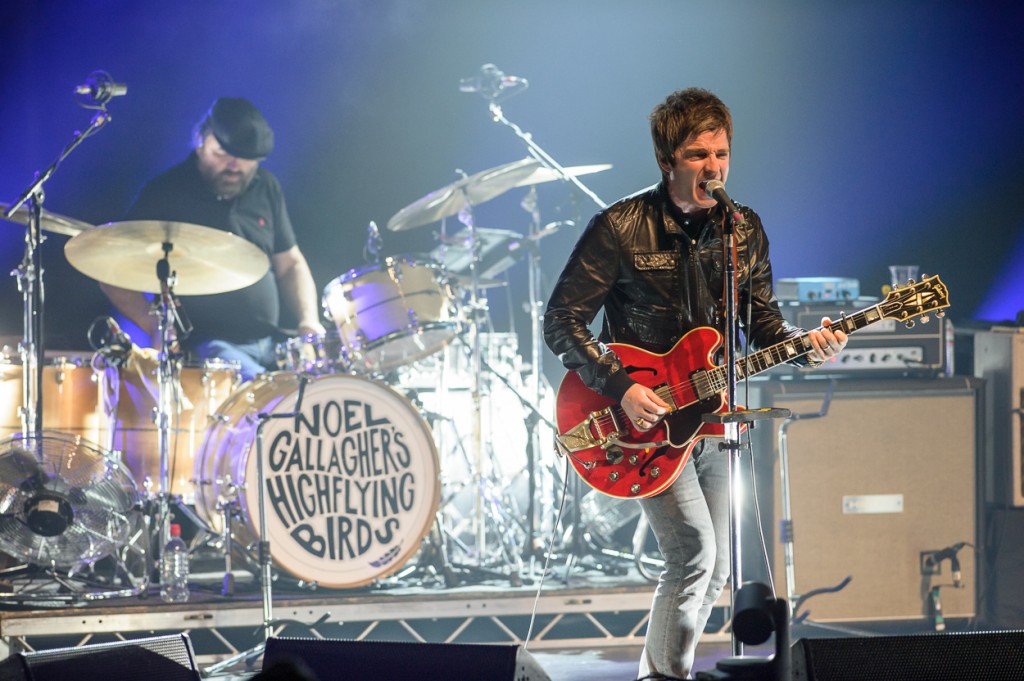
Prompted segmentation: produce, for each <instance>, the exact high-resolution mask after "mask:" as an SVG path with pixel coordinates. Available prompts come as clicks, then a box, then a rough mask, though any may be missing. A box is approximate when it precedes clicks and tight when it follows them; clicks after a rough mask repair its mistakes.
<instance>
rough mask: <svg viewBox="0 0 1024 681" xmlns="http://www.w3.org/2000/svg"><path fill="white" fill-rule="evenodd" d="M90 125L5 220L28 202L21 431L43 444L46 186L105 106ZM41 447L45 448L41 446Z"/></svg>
mask: <svg viewBox="0 0 1024 681" xmlns="http://www.w3.org/2000/svg"><path fill="white" fill-rule="evenodd" d="M99 109H100V110H99V111H98V112H97V113H96V115H95V116H93V117H92V120H91V121H90V122H89V127H87V128H86V129H85V130H84V131H78V130H76V131H75V134H74V137H73V138H72V140H71V142H70V143H69V144H68V145H67V146H66V147H64V149H62V150H61V152H60V154H59V155H58V156H57V159H56V160H55V161H54V162H53V163H52V164H50V167H49V168H47V169H46V170H44V171H43V172H42V173H36V177H35V181H33V182H32V184H31V185H29V187H28V188H27V189H26V190H25V191H24V192H22V194H21V196H19V197H18V198H17V199H15V200H14V201H12V202H11V205H10V206H8V207H7V210H5V211H4V213H3V216H4V217H5V218H10V217H11V216H12V215H14V213H15V211H17V210H18V208H19V207H21V205H22V204H23V203H25V202H26V201H28V202H29V203H28V226H27V228H26V230H25V256H24V258H23V259H22V261H21V264H20V265H19V266H18V268H17V269H16V270H15V271H14V272H12V273H11V274H12V276H16V277H17V279H18V290H20V291H21V295H22V302H23V308H24V312H23V317H22V325H23V331H24V340H23V342H22V344H21V348H20V354H21V363H22V371H23V381H22V405H23V407H22V412H21V427H22V432H23V433H24V434H25V436H26V437H27V438H30V439H35V440H36V441H37V442H41V441H40V440H38V438H36V437H35V436H37V435H40V434H42V431H43V391H42V386H43V362H44V358H45V350H44V341H43V299H44V296H43V256H42V250H41V248H40V247H41V246H42V243H43V241H44V238H43V234H42V212H43V199H44V197H45V193H44V191H43V185H44V184H46V182H47V181H48V180H49V179H50V178H51V177H52V176H53V174H54V173H55V172H56V171H57V168H58V167H59V166H60V164H61V162H62V161H63V160H64V159H65V158H67V157H68V156H69V155H70V154H71V152H72V151H74V150H75V149H76V148H77V147H78V145H79V144H81V143H82V142H83V141H84V140H85V138H86V137H90V136H92V135H93V134H95V133H96V132H98V131H99V130H100V128H102V127H103V126H104V125H106V124H107V122H108V121H109V120H110V114H109V113H107V111H106V109H105V108H103V105H102V104H100V105H99ZM40 446H42V445H41V444H40Z"/></svg>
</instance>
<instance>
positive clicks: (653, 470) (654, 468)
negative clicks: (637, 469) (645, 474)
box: [651, 466, 661, 478]
mask: <svg viewBox="0 0 1024 681" xmlns="http://www.w3.org/2000/svg"><path fill="white" fill-rule="evenodd" d="M659 475H661V469H660V468H658V467H657V466H651V477H652V478H656V477H658V476H659Z"/></svg>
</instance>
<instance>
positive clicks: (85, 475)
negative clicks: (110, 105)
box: [0, 74, 148, 603]
mask: <svg viewBox="0 0 1024 681" xmlns="http://www.w3.org/2000/svg"><path fill="white" fill-rule="evenodd" d="M102 75H104V76H105V77H106V78H107V80H108V81H109V75H107V74H102ZM109 99H110V97H109V96H106V95H104V96H102V97H100V96H97V95H94V96H93V97H92V102H91V103H85V102H84V101H82V100H80V101H79V104H80V105H81V106H83V107H85V108H88V109H92V110H95V111H96V113H95V115H94V116H93V117H92V119H91V120H90V122H89V125H88V126H87V127H86V128H85V129H84V130H83V131H81V132H79V131H76V132H75V134H74V137H73V139H72V141H71V142H70V143H69V144H68V145H67V146H65V147H64V148H63V149H62V150H61V152H60V154H59V155H58V157H57V159H56V160H55V161H54V162H53V163H52V164H51V165H50V166H49V167H48V168H46V169H45V170H44V171H42V172H38V173H36V176H35V178H34V180H33V182H32V183H31V184H30V185H29V187H28V188H27V189H26V190H25V191H24V192H23V193H22V195H21V196H20V197H19V198H17V199H16V200H15V201H13V202H11V203H10V204H4V205H3V210H2V211H0V217H2V218H3V219H5V220H13V221H15V222H19V223H22V224H24V225H25V226H26V233H25V255H24V257H23V259H22V261H21V263H20V264H19V266H18V267H17V269H15V271H14V272H13V273H12V275H13V276H15V277H16V278H17V282H18V289H19V290H20V291H21V294H22V300H23V319H22V323H23V333H24V337H23V340H22V342H21V344H20V347H19V353H20V356H21V368H22V375H21V378H22V384H21V387H22V394H21V400H20V402H21V409H20V411H19V417H20V425H21V428H20V430H21V434H19V435H16V436H13V437H12V438H9V439H4V440H3V441H0V470H3V471H4V474H3V475H0V478H2V479H0V484H8V485H11V487H10V489H9V490H8V493H7V496H6V499H5V502H4V508H3V513H4V514H5V515H4V517H3V519H2V521H0V522H2V523H3V525H5V528H4V530H3V531H2V532H0V534H2V536H3V538H2V539H0V545H3V546H4V547H5V548H6V549H7V550H8V552H9V553H11V555H12V556H16V555H19V554H20V555H21V557H22V558H23V559H24V560H26V562H27V563H28V564H29V565H28V567H27V569H28V571H30V572H31V571H36V572H42V573H43V574H44V575H45V576H47V577H48V579H49V580H50V583H49V584H48V585H47V586H54V585H56V588H57V589H58V590H63V591H65V592H66V593H65V594H61V595H60V596H59V597H58V596H57V595H55V594H54V593H53V592H52V591H49V590H47V589H46V588H43V589H40V590H38V591H33V592H31V593H29V592H28V591H26V592H24V593H15V594H12V595H11V597H12V598H14V599H18V600H32V601H33V602H37V603H49V602H54V601H55V600H56V601H61V600H72V601H73V600H75V599H78V598H87V599H91V600H97V599H103V598H111V597H115V596H123V595H131V594H135V593H139V592H140V591H142V590H144V589H145V588H146V586H147V579H148V571H146V570H144V571H143V572H142V574H141V575H138V576H135V575H132V574H131V573H130V571H129V570H128V569H127V568H126V564H127V563H126V560H124V558H126V552H127V551H128V550H129V547H128V544H127V542H128V541H131V539H132V537H133V536H134V535H135V533H134V532H133V531H132V529H133V528H134V527H135V526H136V524H137V522H138V518H137V517H136V516H137V514H136V513H135V509H134V502H135V496H136V491H135V487H134V483H133V482H130V481H129V480H125V477H126V476H125V471H124V469H123V467H121V466H120V465H119V464H118V463H117V462H116V461H115V460H114V459H113V458H111V457H109V456H108V454H107V452H105V451H103V450H101V449H99V448H98V447H96V446H95V445H92V444H90V443H88V442H86V441H85V440H84V439H83V438H81V437H80V436H75V435H67V434H59V433H56V432H47V431H44V430H43V426H44V420H43V412H44V395H43V384H44V380H45V379H44V376H45V371H46V369H47V367H46V366H45V362H44V360H45V357H46V354H45V348H44V334H43V319H44V309H43V301H44V285H43V267H42V249H41V246H42V244H43V242H44V241H45V236H44V234H43V232H44V231H48V232H53V233H57V234H64V235H70V236H74V235H76V234H80V233H85V232H86V231H88V230H90V229H92V225H89V224H86V223H84V222H81V221H78V220H74V219H71V218H66V217H64V216H61V215H57V214H55V213H50V212H48V211H46V210H44V209H43V207H42V204H43V200H44V190H43V187H44V185H45V184H46V182H47V181H49V179H50V178H51V177H52V176H53V175H54V173H55V172H56V170H57V168H58V167H59V166H60V164H61V163H62V162H63V161H64V160H65V159H66V158H67V157H68V156H69V155H70V154H71V152H72V151H74V150H75V149H76V148H77V147H78V146H79V144H81V143H82V142H83V141H84V140H85V139H86V138H87V137H90V136H92V135H94V134H96V133H97V132H99V130H100V129H101V128H102V127H103V126H104V125H106V124H107V123H108V122H109V120H110V114H109V113H108V112H107V110H106V103H107V101H108V100H109ZM63 378H65V379H66V378H67V376H66V374H64V375H63ZM65 454H66V455H71V454H75V455H76V456H77V458H75V457H72V459H71V460H69V461H68V462H66V465H65V466H63V467H62V466H61V465H59V464H57V465H54V457H56V456H60V455H65ZM103 470H105V471H107V472H108V473H109V475H110V477H109V478H108V479H106V480H105V481H102V482H101V481H100V480H99V479H98V478H96V477H95V475H97V474H98V472H100V471H103ZM15 476H17V477H15ZM128 477H129V478H130V476H128ZM101 554H102V555H101ZM143 555H146V554H145V553H144V554H143ZM108 558H110V559H111V560H112V561H113V562H114V563H115V568H114V569H115V575H114V576H113V577H111V578H110V580H109V584H113V583H114V582H116V581H120V582H122V583H124V584H127V585H128V586H127V587H126V588H124V589H120V590H113V591H112V590H110V588H109V586H106V587H103V586H99V588H98V589H97V586H98V585H97V584H96V583H92V584H87V587H88V588H89V589H92V590H91V591H86V590H83V589H82V588H79V586H80V585H79V582H81V580H82V579H83V578H84V577H85V573H86V572H87V571H88V570H91V569H92V568H93V567H94V566H95V564H96V562H97V561H100V560H106V559H108ZM35 597H38V598H39V600H34V599H35Z"/></svg>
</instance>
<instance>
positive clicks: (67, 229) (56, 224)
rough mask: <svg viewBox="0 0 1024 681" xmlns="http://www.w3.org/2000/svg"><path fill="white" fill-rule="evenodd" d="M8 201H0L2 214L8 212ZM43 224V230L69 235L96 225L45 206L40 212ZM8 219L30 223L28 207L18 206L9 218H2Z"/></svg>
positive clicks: (19, 222)
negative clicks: (52, 210)
mask: <svg viewBox="0 0 1024 681" xmlns="http://www.w3.org/2000/svg"><path fill="white" fill-rule="evenodd" d="M7 206H8V204H6V203H0V215H3V214H4V213H6V212H7ZM40 217H41V220H40V222H41V226H42V228H43V231H46V232H53V233H54V234H65V235H67V236H75V235H76V234H79V233H81V232H84V231H85V230H87V229H92V228H93V227H94V225H90V224H89V223H88V222H82V221H81V220H75V219H74V218H69V217H65V216H63V215H58V214H57V213H51V212H50V211H48V210H46V209H45V208H44V209H43V210H42V211H41V213H40ZM0 219H3V220H8V221H10V222H17V223H18V224H21V225H27V224H28V208H26V207H25V205H24V204H22V205H21V206H18V210H16V211H14V214H13V215H11V217H9V218H0Z"/></svg>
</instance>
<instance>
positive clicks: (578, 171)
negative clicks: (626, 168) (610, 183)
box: [516, 163, 612, 187]
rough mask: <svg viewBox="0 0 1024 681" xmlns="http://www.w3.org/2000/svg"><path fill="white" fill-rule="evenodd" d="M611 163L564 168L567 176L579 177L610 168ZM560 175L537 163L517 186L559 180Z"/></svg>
mask: <svg viewBox="0 0 1024 681" xmlns="http://www.w3.org/2000/svg"><path fill="white" fill-rule="evenodd" d="M611 167H612V164H611V163H596V164H594V165H589V166H569V167H568V168H566V169H565V172H566V174H567V175H568V176H569V177H579V176H580V175H590V174H591V173H600V172H604V171H605V170H611ZM561 179H562V176H561V175H559V174H558V173H556V172H555V171H554V170H552V169H551V168H548V167H547V166H541V165H538V166H537V169H536V170H534V171H533V172H532V173H530V174H529V175H527V176H526V177H524V178H523V179H522V180H520V181H519V182H518V183H517V184H516V186H517V187H529V186H530V185H531V184H541V183H542V182H554V181H555V180H561Z"/></svg>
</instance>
